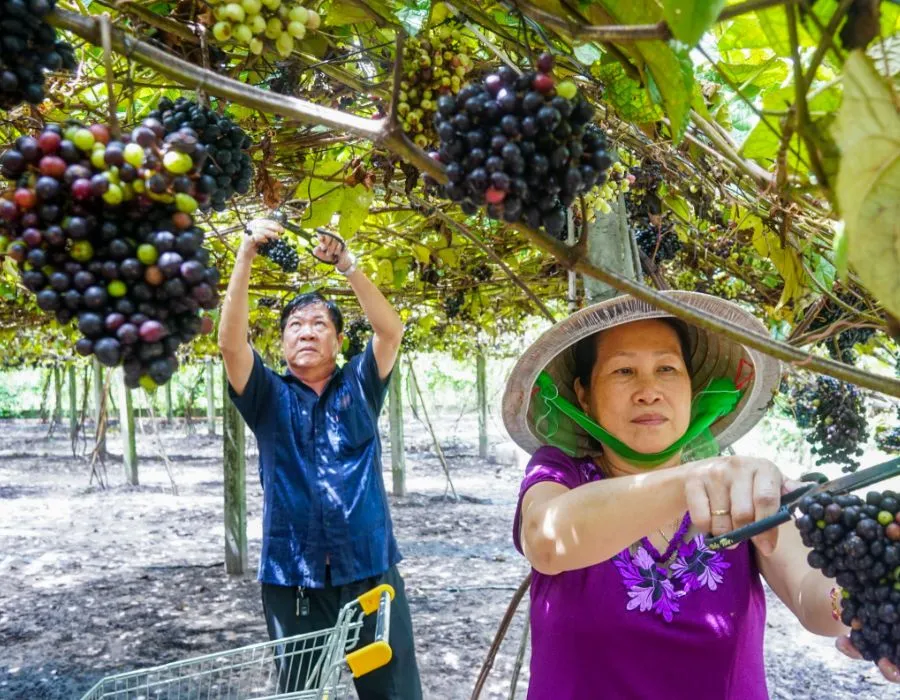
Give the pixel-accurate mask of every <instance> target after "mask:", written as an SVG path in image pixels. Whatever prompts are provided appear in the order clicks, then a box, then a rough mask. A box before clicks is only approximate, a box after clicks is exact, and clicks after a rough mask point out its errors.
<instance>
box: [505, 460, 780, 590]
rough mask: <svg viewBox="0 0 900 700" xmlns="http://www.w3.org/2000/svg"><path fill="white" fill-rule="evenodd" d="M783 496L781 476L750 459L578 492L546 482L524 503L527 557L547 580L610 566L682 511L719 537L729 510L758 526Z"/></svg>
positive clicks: (772, 534) (766, 542)
mask: <svg viewBox="0 0 900 700" xmlns="http://www.w3.org/2000/svg"><path fill="white" fill-rule="evenodd" d="M780 492H781V472H779V471H778V468H777V467H776V466H775V465H774V464H772V463H771V462H769V461H768V460H762V459H755V458H751V457H716V458H713V459H708V460H703V461H700V462H692V463H688V464H683V465H681V466H677V467H671V468H669V469H660V470H657V471H651V472H648V473H647V474H636V475H633V476H619V477H615V478H612V479H604V480H602V481H595V482H591V483H589V484H584V485H583V486H579V487H577V488H574V489H567V488H566V487H565V486H562V485H561V484H557V483H547V482H541V483H538V484H535V485H534V486H532V487H531V488H530V489H528V491H527V492H526V493H525V497H524V498H523V501H522V525H521V532H520V538H521V542H522V550H523V552H524V553H525V556H526V557H527V558H528V561H529V562H531V565H532V566H533V567H534V568H535V569H536V570H537V571H540V572H541V573H544V574H551V575H552V574H558V573H561V572H563V571H571V570H574V569H582V568H584V567H587V566H592V565H594V564H598V563H600V562H603V561H607V560H608V559H611V558H612V557H614V556H615V555H616V554H618V553H619V552H621V551H622V550H623V549H625V548H626V547H628V546H629V545H630V544H632V543H633V542H636V541H637V540H639V539H640V538H641V537H643V536H645V535H647V534H649V533H651V532H653V531H654V530H656V529H657V528H659V527H662V526H664V525H665V524H667V523H671V522H672V521H673V520H675V519H676V518H678V517H679V516H680V515H681V514H682V513H684V511H685V510H689V511H690V513H691V519H692V520H693V522H694V524H695V525H696V526H697V527H698V528H699V529H700V531H701V532H712V533H713V534H716V535H718V534H722V533H725V532H728V531H729V530H731V529H733V527H734V525H733V523H732V519H731V517H724V518H723V517H722V516H721V515H718V512H719V511H720V510H721V509H722V508H723V507H724V508H725V509H726V510H727V509H729V508H730V507H731V506H730V505H729V503H732V504H734V505H735V507H737V508H739V509H740V511H741V513H742V517H744V518H746V517H749V519H750V521H751V522H752V521H754V520H759V519H761V518H764V517H766V516H768V515H770V514H772V513H774V512H775V511H776V510H777V509H778V506H779V494H780ZM723 501H724V502H723ZM777 536H778V535H777V532H776V531H774V530H772V531H769V532H766V533H763V535H760V536H758V538H756V539H754V541H755V542H756V543H757V544H758V546H760V547H762V548H763V549H774V547H775V541H776V538H777Z"/></svg>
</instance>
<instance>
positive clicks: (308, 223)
mask: <svg viewBox="0 0 900 700" xmlns="http://www.w3.org/2000/svg"><path fill="white" fill-rule="evenodd" d="M319 182H321V181H319ZM330 184H331V185H332V186H334V183H330ZM343 200H344V193H343V191H342V189H341V188H340V187H338V188H336V189H334V190H332V191H331V192H329V193H328V194H325V195H323V196H322V198H321V199H317V200H315V201H313V202H310V205H309V207H308V208H307V210H306V211H304V212H303V217H302V218H301V219H300V222H301V224H302V225H303V227H304V228H309V229H313V228H315V227H316V226H327V225H328V224H329V223H330V222H331V217H332V215H333V214H334V212H336V211H337V210H338V208H339V207H340V206H341V202H342V201H343Z"/></svg>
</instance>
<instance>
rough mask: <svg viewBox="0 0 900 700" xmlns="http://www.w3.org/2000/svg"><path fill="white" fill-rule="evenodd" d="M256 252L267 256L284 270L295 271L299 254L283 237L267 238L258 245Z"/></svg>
mask: <svg viewBox="0 0 900 700" xmlns="http://www.w3.org/2000/svg"><path fill="white" fill-rule="evenodd" d="M256 250H257V252H258V253H259V254H260V255H262V256H263V257H264V258H268V259H269V260H271V261H272V262H273V263H275V264H276V265H278V267H280V268H281V269H282V270H284V271H285V272H296V271H297V266H298V265H299V264H300V256H299V255H298V253H297V251H296V250H294V248H293V247H291V246H290V245H289V244H288V243H287V242H286V241H285V240H284V239H281V238H276V239H274V240H268V241H266V242H265V243H263V244H262V245H261V246H259V247H258V248H257V249H256Z"/></svg>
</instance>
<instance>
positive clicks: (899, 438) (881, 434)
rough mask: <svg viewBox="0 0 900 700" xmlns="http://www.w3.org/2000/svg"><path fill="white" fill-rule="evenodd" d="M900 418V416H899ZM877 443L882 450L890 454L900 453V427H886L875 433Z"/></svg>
mask: <svg viewBox="0 0 900 700" xmlns="http://www.w3.org/2000/svg"><path fill="white" fill-rule="evenodd" d="M898 419H900V416H898ZM875 444H877V445H878V448H879V449H880V450H884V451H885V452H888V453H890V454H900V427H897V426H894V427H893V428H887V427H885V428H884V429H883V430H880V431H878V432H877V433H876V434H875Z"/></svg>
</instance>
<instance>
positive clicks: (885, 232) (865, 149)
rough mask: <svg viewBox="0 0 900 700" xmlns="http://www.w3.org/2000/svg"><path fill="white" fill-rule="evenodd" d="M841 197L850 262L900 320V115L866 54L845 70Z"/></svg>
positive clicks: (839, 132) (838, 133) (838, 128)
mask: <svg viewBox="0 0 900 700" xmlns="http://www.w3.org/2000/svg"><path fill="white" fill-rule="evenodd" d="M843 77H844V102H843V104H842V105H841V109H840V111H839V112H838V117H837V123H836V125H835V137H836V139H837V142H838V145H839V146H840V148H841V162H840V169H839V171H838V177H837V187H836V192H837V197H838V201H839V203H840V208H841V214H842V216H843V218H844V225H845V227H846V235H847V239H848V240H847V246H848V258H849V261H850V264H851V265H853V266H854V267H855V268H856V271H857V272H858V273H859V277H860V279H861V280H862V281H863V283H864V284H865V285H866V286H867V287H868V288H869V290H870V291H871V292H872V294H874V295H875V297H876V298H877V299H878V300H879V301H880V302H881V303H882V304H883V305H884V307H885V309H886V310H887V311H889V312H890V313H892V314H894V315H898V314H900V275H898V273H897V271H898V270H900V228H898V225H897V221H898V220H900V115H898V113H897V104H896V101H895V97H894V94H893V92H892V91H891V89H890V87H889V86H888V85H886V84H885V83H884V81H883V79H882V78H881V76H879V75H878V73H877V71H876V70H875V68H874V67H873V66H872V64H871V62H870V61H869V59H868V58H866V56H865V54H864V53H863V52H862V51H859V50H857V51H853V52H852V53H851V54H850V56H849V57H848V58H847V61H846V63H845V64H844V76H843Z"/></svg>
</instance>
